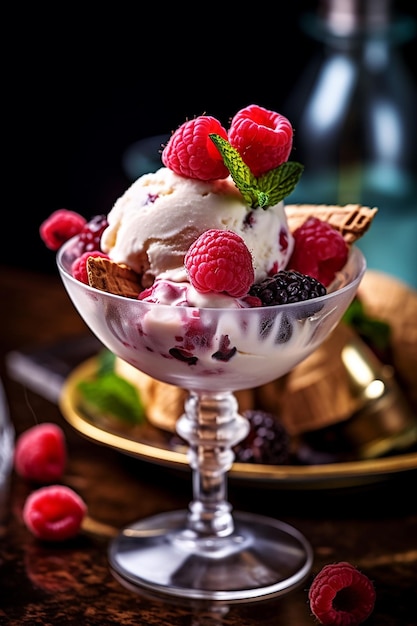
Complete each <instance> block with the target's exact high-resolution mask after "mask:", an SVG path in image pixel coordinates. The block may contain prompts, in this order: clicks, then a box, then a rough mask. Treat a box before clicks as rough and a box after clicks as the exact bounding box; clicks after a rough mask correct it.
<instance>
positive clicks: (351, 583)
mask: <svg viewBox="0 0 417 626" xmlns="http://www.w3.org/2000/svg"><path fill="white" fill-rule="evenodd" d="M308 598H309V602H310V609H311V611H312V613H313V615H314V616H315V617H316V618H317V619H318V620H319V622H320V624H323V625H325V626H326V625H329V626H330V625H335V624H337V626H357V625H358V624H361V623H362V622H364V621H365V620H366V619H367V618H368V617H369V616H370V614H371V613H372V611H373V609H374V605H375V598H376V593H375V588H374V586H373V584H372V582H371V581H370V580H369V578H368V577H367V576H365V574H362V572H360V571H359V570H358V569H356V567H354V566H353V565H351V563H348V562H346V561H341V562H340V563H334V564H330V565H326V566H325V567H323V569H322V570H321V571H320V572H319V573H318V574H317V576H316V577H315V579H314V580H313V583H312V585H311V587H310V589H309V593H308Z"/></svg>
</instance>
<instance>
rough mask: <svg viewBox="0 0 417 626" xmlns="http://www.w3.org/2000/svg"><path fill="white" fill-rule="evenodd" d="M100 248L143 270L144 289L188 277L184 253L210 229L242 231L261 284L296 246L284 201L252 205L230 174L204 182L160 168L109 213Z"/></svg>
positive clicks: (135, 187) (122, 198) (124, 195)
mask: <svg viewBox="0 0 417 626" xmlns="http://www.w3.org/2000/svg"><path fill="white" fill-rule="evenodd" d="M107 219H108V224H109V225H108V227H107V228H106V230H105V231H104V233H103V235H102V240H101V246H102V250H103V251H104V252H106V253H107V254H108V255H109V256H110V258H111V259H112V260H113V261H116V262H117V263H125V264H126V265H128V266H129V267H130V268H132V269H133V270H134V271H136V272H137V273H138V274H141V275H142V276H143V277H142V284H143V286H144V287H147V286H150V285H151V284H152V283H153V281H154V279H155V278H157V277H163V278H167V279H170V280H174V281H183V280H186V279H187V277H186V273H185V268H184V257H185V254H186V252H187V250H188V248H189V247H190V245H191V244H192V243H193V242H194V241H195V240H196V239H197V238H198V237H199V236H200V235H201V234H202V233H203V232H204V231H206V230H209V229H211V228H216V229H223V230H232V231H234V232H236V233H238V234H239V235H240V236H241V237H242V238H243V239H244V241H245V243H246V245H247V247H248V248H249V250H250V252H251V254H252V258H253V265H254V271H255V281H256V282H258V281H260V280H262V279H263V278H265V277H266V276H267V275H268V274H271V273H272V272H276V271H278V270H280V269H283V268H284V267H285V266H286V264H287V262H288V259H289V257H290V255H291V252H292V249H293V238H292V235H291V233H290V231H289V229H288V225H287V218H286V214H285V209H284V204H283V202H280V203H278V204H277V205H275V206H272V207H268V209H266V210H264V209H261V208H257V209H251V208H250V207H248V206H247V204H246V203H245V201H244V199H243V196H242V195H241V193H240V191H239V190H238V189H237V187H236V186H235V184H234V182H233V180H232V178H231V177H229V178H227V179H223V180H216V181H212V182H205V181H199V180H194V179H190V178H185V177H182V176H178V175H177V174H175V173H174V172H173V171H172V170H170V169H168V168H165V167H162V168H160V169H159V170H157V171H156V172H154V173H150V174H144V175H143V176H141V177H140V178H138V179H137V180H136V181H135V182H134V183H133V184H132V185H131V186H130V187H129V188H128V189H127V190H126V191H125V193H124V194H123V195H122V196H121V197H120V198H119V199H118V200H117V201H116V203H115V204H114V206H113V208H112V209H111V211H110V212H109V214H108V216H107Z"/></svg>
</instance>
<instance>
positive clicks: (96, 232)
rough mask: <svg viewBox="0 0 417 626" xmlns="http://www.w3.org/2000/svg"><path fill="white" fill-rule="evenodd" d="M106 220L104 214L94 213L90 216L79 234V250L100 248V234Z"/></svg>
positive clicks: (89, 250) (87, 250)
mask: <svg viewBox="0 0 417 626" xmlns="http://www.w3.org/2000/svg"><path fill="white" fill-rule="evenodd" d="M107 226H108V222H107V217H106V215H95V216H94V217H92V218H91V220H90V221H89V222H87V224H85V226H84V228H83V229H82V231H81V232H80V234H79V238H78V241H79V245H80V252H81V253H82V252H92V251H93V250H101V246H100V240H101V235H102V234H103V231H104V229H105V228H107Z"/></svg>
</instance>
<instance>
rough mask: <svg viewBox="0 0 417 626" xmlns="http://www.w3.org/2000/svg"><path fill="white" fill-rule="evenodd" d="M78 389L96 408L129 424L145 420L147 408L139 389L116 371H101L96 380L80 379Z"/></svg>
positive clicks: (88, 402) (87, 401) (89, 403)
mask: <svg viewBox="0 0 417 626" xmlns="http://www.w3.org/2000/svg"><path fill="white" fill-rule="evenodd" d="M77 389H78V390H79V392H80V393H81V395H82V396H83V398H84V400H85V401H86V403H87V404H88V405H90V406H91V407H92V408H93V409H94V410H97V411H98V412H100V413H102V414H110V415H113V416H114V417H117V418H120V419H121V420H123V421H124V422H127V423H128V424H141V423H143V422H144V421H145V408H144V406H143V404H142V401H141V399H140V397H139V393H138V391H137V389H136V388H135V387H134V386H133V385H132V384H131V383H129V382H128V381H127V380H125V379H124V378H122V377H121V376H118V375H117V374H115V373H114V371H106V372H102V373H100V375H99V376H97V378H95V379H94V380H88V381H87V380H85V381H80V382H79V383H78V385H77Z"/></svg>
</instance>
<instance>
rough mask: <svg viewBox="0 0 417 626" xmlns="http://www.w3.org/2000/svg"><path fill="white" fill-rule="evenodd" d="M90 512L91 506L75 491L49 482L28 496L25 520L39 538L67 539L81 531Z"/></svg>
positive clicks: (48, 539)
mask: <svg viewBox="0 0 417 626" xmlns="http://www.w3.org/2000/svg"><path fill="white" fill-rule="evenodd" d="M86 513H87V506H86V504H85V502H84V501H83V500H82V498H80V496H79V495H78V494H76V493H75V491H73V490H72V489H70V488H69V487H65V486H64V485H48V486H47V487H41V488H40V489H37V490H36V491H33V492H32V493H31V494H30V495H29V496H28V497H27V499H26V502H25V504H24V507H23V521H24V522H25V524H26V526H27V528H28V529H29V530H30V531H31V532H32V533H33V534H34V535H35V536H36V537H38V538H39V539H44V540H45V541H65V540H66V539H71V538H72V537H75V535H77V534H78V532H79V530H80V527H81V523H82V521H83V519H84V516H85V515H86Z"/></svg>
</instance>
